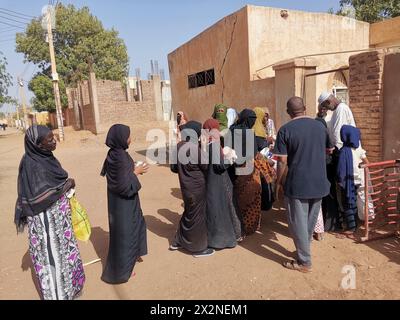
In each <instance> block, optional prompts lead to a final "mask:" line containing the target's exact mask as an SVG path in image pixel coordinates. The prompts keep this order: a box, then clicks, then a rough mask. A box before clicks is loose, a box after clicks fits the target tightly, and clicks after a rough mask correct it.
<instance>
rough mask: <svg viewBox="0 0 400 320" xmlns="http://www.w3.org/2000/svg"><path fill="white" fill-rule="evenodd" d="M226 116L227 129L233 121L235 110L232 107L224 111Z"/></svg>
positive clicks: (235, 115) (235, 114)
mask: <svg viewBox="0 0 400 320" xmlns="http://www.w3.org/2000/svg"><path fill="white" fill-rule="evenodd" d="M226 116H227V117H228V129H229V128H230V127H231V125H233V124H234V123H235V120H236V117H237V112H236V110H235V109H233V108H229V109H228V110H227V112H226Z"/></svg>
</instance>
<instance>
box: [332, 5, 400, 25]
mask: <svg viewBox="0 0 400 320" xmlns="http://www.w3.org/2000/svg"><path fill="white" fill-rule="evenodd" d="M349 8H353V9H354V11H353V12H354V13H355V18H356V19H357V20H362V21H365V22H369V23H374V22H377V21H381V20H384V19H387V18H394V17H397V16H400V0H341V1H340V10H339V11H338V12H337V14H339V15H344V16H348V15H350V14H351V10H348V9H349Z"/></svg>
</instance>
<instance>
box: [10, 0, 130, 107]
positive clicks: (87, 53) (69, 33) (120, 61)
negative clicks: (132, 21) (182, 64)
mask: <svg viewBox="0 0 400 320" xmlns="http://www.w3.org/2000/svg"><path fill="white" fill-rule="evenodd" d="M53 37H54V48H55V56H56V63H57V72H58V74H59V78H60V80H63V82H64V84H65V85H66V86H71V85H74V84H76V82H77V81H80V80H85V79H87V78H88V75H89V70H90V65H91V66H92V68H93V71H94V72H95V73H96V76H97V78H99V79H104V80H115V81H123V80H124V78H125V77H126V76H127V75H128V61H129V59H128V53H127V49H126V46H125V43H124V41H123V40H122V39H121V38H119V37H118V32H117V31H116V30H114V29H111V30H106V29H104V27H103V25H102V23H101V21H100V20H98V19H97V18H96V17H95V16H93V15H92V14H91V13H90V11H89V8H87V7H83V8H81V9H77V8H75V7H74V6H73V5H67V6H64V5H62V4H60V5H58V6H57V8H56V23H55V29H54V31H53ZM16 51H17V52H21V53H23V54H24V57H25V61H28V62H32V63H34V64H36V65H38V67H39V69H41V72H40V75H41V76H47V77H50V76H51V70H50V54H49V46H48V43H47V42H46V30H44V29H43V27H42V22H41V20H40V19H34V20H32V21H31V23H30V24H29V25H28V26H27V29H26V31H25V32H24V33H20V34H17V37H16ZM35 78H36V77H35ZM49 79H50V78H49ZM45 86H48V81H45V79H44V78H43V77H38V80H36V81H35V84H33V85H30V87H31V88H32V90H33V92H34V94H35V96H36V99H37V100H35V102H36V103H35V104H34V105H35V108H36V106H38V107H39V106H42V107H45V106H46V107H49V104H48V100H47V95H43V94H42V93H43V92H41V89H42V88H44V87H45ZM60 87H61V86H60ZM64 88H65V86H64ZM34 90H39V91H38V92H36V91H34ZM62 91H63V94H65V89H63V90H62ZM45 98H46V99H45ZM41 99H45V100H43V101H42V100H41Z"/></svg>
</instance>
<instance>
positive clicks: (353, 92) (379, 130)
mask: <svg viewBox="0 0 400 320" xmlns="http://www.w3.org/2000/svg"><path fill="white" fill-rule="evenodd" d="M384 59H385V54H384V53H383V52H382V51H374V52H366V53H361V54H358V55H354V56H352V57H350V87H349V97H350V107H351V109H352V111H353V114H354V118H355V121H356V124H357V127H358V128H360V129H361V141H362V145H363V148H364V149H365V150H366V151H367V157H368V158H369V160H370V161H373V162H375V161H381V160H382V159H383V148H382V146H383V110H384V104H383V69H384Z"/></svg>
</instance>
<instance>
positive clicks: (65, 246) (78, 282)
mask: <svg viewBox="0 0 400 320" xmlns="http://www.w3.org/2000/svg"><path fill="white" fill-rule="evenodd" d="M55 149H56V140H55V139H54V135H53V132H52V131H51V130H50V129H48V128H47V127H45V126H36V125H34V126H32V127H30V128H29V129H28V130H27V131H26V135H25V154H24V156H23V157H22V160H21V163H20V166H19V174H18V199H17V203H16V207H15V224H16V225H17V231H18V232H22V231H23V229H24V227H25V226H27V227H28V235H29V253H30V256H31V258H32V263H33V266H34V269H35V272H36V275H37V279H38V283H39V287H40V290H41V295H42V299H44V300H72V299H74V298H76V297H77V296H78V294H80V293H81V291H82V289H83V284H84V282H85V274H84V271H83V264H82V260H81V257H80V253H79V248H78V243H77V241H76V238H75V235H74V232H73V229H72V222H71V207H70V204H69V200H68V198H67V197H66V195H65V194H66V193H67V192H68V191H69V190H70V189H71V188H73V187H74V186H75V181H74V180H73V179H68V173H67V172H66V171H65V170H64V169H63V168H62V167H61V165H60V163H59V162H58V160H57V159H56V158H55V157H54V155H53V151H54V150H55Z"/></svg>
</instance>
